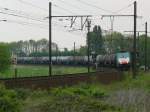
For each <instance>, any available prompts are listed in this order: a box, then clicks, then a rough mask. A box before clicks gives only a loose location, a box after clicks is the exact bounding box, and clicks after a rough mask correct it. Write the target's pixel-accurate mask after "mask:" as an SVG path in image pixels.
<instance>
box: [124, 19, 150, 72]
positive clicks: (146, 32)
mask: <svg viewBox="0 0 150 112" xmlns="http://www.w3.org/2000/svg"><path fill="white" fill-rule="evenodd" d="M124 32H134V31H124ZM136 32H137V34H138V39H137V40H138V49H139V48H140V45H139V41H140V33H143V32H144V33H145V44H144V45H145V46H144V53H145V56H144V65H145V71H146V68H147V38H148V36H147V34H148V33H150V32H148V29H147V22H146V23H145V31H136Z"/></svg>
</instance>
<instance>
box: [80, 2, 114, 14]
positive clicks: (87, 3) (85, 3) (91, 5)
mask: <svg viewBox="0 0 150 112" xmlns="http://www.w3.org/2000/svg"><path fill="white" fill-rule="evenodd" d="M77 1H79V2H80V3H82V4H84V5H87V6H90V7H94V8H96V9H99V10H102V11H105V12H108V13H114V12H112V11H110V10H107V9H103V8H101V7H98V6H96V5H94V4H91V3H89V2H85V1H82V0H77Z"/></svg>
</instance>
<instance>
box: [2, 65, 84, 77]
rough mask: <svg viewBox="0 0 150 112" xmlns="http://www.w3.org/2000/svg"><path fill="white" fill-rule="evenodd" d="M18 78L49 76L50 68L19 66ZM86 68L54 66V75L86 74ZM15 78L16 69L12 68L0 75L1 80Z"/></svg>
mask: <svg viewBox="0 0 150 112" xmlns="http://www.w3.org/2000/svg"><path fill="white" fill-rule="evenodd" d="M17 71H18V73H17V77H32V76H48V73H49V67H48V66H46V65H45V66H44V65H37V66H35V65H17ZM86 72H87V68H86V67H73V66H52V75H63V74H74V73H86ZM14 76H15V72H14V67H13V66H12V67H10V69H9V70H8V71H6V72H5V73H0V78H12V77H14Z"/></svg>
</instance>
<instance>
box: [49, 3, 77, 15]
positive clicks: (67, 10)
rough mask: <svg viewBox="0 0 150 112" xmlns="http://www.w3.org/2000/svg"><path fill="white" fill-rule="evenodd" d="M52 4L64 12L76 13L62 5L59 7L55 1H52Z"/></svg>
mask: <svg viewBox="0 0 150 112" xmlns="http://www.w3.org/2000/svg"><path fill="white" fill-rule="evenodd" d="M52 5H53V6H54V7H57V8H59V9H62V10H64V11H66V12H69V13H71V14H76V13H74V12H72V11H70V10H69V9H66V8H63V7H61V6H59V5H57V4H55V3H53V4H52Z"/></svg>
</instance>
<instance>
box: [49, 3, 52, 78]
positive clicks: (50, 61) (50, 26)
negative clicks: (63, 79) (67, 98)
mask: <svg viewBox="0 0 150 112" xmlns="http://www.w3.org/2000/svg"><path fill="white" fill-rule="evenodd" d="M51 28H52V3H51V2H50V3H49V76H52V48H51V47H52V32H51V31H52V30H51Z"/></svg>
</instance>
